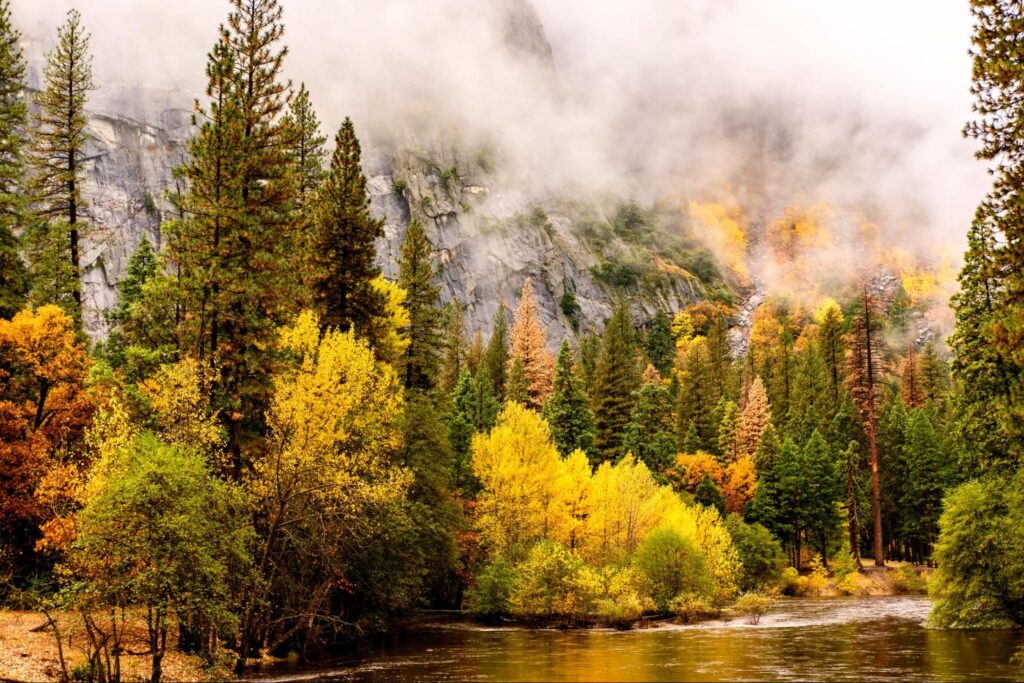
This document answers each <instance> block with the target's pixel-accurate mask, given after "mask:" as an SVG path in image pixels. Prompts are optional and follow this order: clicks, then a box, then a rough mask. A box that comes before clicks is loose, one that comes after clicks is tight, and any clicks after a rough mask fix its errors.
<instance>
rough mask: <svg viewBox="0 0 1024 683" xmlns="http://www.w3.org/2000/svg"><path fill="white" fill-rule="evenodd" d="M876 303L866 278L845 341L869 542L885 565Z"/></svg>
mask: <svg viewBox="0 0 1024 683" xmlns="http://www.w3.org/2000/svg"><path fill="white" fill-rule="evenodd" d="M877 309H878V302H877V300H876V299H875V297H874V295H873V294H872V293H871V291H870V289H869V288H868V283H867V282H866V281H865V282H863V283H862V285H861V292H860V311H859V313H858V315H857V316H856V317H855V318H854V320H853V325H852V326H851V329H850V341H849V344H848V347H847V348H848V378H847V383H848V385H849V387H850V393H851V394H852V395H853V400H854V402H855V403H856V405H857V409H858V411H859V412H860V415H861V420H862V423H863V425H864V433H865V434H866V435H867V442H868V455H869V457H870V464H871V503H872V519H873V523H874V528H873V534H872V542H873V549H874V555H875V565H877V566H879V567H884V566H885V544H884V542H883V539H882V495H881V489H880V485H879V479H878V445H877V443H876V431H877V429H878V385H879V375H880V373H881V354H880V353H879V351H880V349H879V339H878V336H879V331H878V313H877Z"/></svg>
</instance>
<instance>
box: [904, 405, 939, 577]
mask: <svg viewBox="0 0 1024 683" xmlns="http://www.w3.org/2000/svg"><path fill="white" fill-rule="evenodd" d="M904 449H905V450H904V456H903V460H904V462H905V463H906V465H907V480H906V482H905V489H904V492H903V496H904V498H903V500H902V501H901V503H902V504H903V506H904V507H906V508H908V509H910V510H913V521H912V526H911V528H909V529H905V531H908V532H910V534H908V535H910V536H911V538H912V539H913V540H914V541H916V542H917V544H918V548H919V550H918V557H919V558H923V559H924V560H925V562H927V563H928V564H931V562H932V558H931V552H932V546H933V545H934V543H935V537H936V535H937V529H938V523H939V514H940V513H941V511H942V497H943V495H944V494H945V492H946V489H947V487H948V485H949V482H950V477H949V469H948V466H947V464H946V460H945V458H944V457H943V456H944V449H943V447H942V442H941V440H940V439H939V436H938V434H936V433H935V428H934V427H933V426H932V423H931V420H930V419H929V418H928V413H927V412H925V411H924V410H923V409H920V408H918V409H916V410H912V411H911V412H910V415H909V417H908V418H907V426H906V437H905V440H904ZM908 521H909V520H908Z"/></svg>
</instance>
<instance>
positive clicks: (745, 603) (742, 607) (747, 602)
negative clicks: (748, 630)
mask: <svg viewBox="0 0 1024 683" xmlns="http://www.w3.org/2000/svg"><path fill="white" fill-rule="evenodd" d="M774 604H775V600H774V599H773V598H772V597H770V596H768V595H763V594H761V593H744V594H743V595H741V596H740V599H739V600H737V601H736V605H735V607H734V609H735V610H736V612H737V613H738V614H741V615H743V616H745V617H746V618H747V623H748V624H750V625H751V626H756V625H757V623H758V622H759V621H761V617H763V616H764V615H765V614H766V613H767V612H768V610H769V609H771V606H772V605H774Z"/></svg>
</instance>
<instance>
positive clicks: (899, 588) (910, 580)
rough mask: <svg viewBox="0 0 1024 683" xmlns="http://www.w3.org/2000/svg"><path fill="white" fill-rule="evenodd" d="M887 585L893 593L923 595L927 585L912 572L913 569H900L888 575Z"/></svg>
mask: <svg viewBox="0 0 1024 683" xmlns="http://www.w3.org/2000/svg"><path fill="white" fill-rule="evenodd" d="M889 585H890V586H891V588H892V591H893V593H900V594H903V593H923V592H925V590H926V589H927V588H928V584H927V583H925V581H924V579H922V578H921V576H920V575H919V574H918V573H917V572H916V571H915V570H914V568H913V567H909V566H907V567H900V568H899V569H897V570H896V571H894V572H890V573H889Z"/></svg>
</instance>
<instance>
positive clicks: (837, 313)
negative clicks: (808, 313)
mask: <svg viewBox="0 0 1024 683" xmlns="http://www.w3.org/2000/svg"><path fill="white" fill-rule="evenodd" d="M843 326H844V320H843V312H842V311H841V310H840V309H839V307H838V306H835V305H832V306H828V307H827V308H826V309H825V311H824V313H823V314H822V315H821V316H820V319H819V322H818V335H817V337H816V339H815V340H816V342H817V345H818V351H819V354H820V355H821V358H822V360H824V362H825V373H826V375H827V376H828V387H829V394H830V396H831V400H832V403H831V410H830V411H829V412H828V413H826V417H831V416H832V415H834V414H835V411H836V410H838V408H839V404H840V402H841V400H842V393H843V390H844V381H845V374H846V373H845V369H844V367H843V366H844V363H843V359H844V358H845V356H846V349H845V345H844V343H843Z"/></svg>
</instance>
